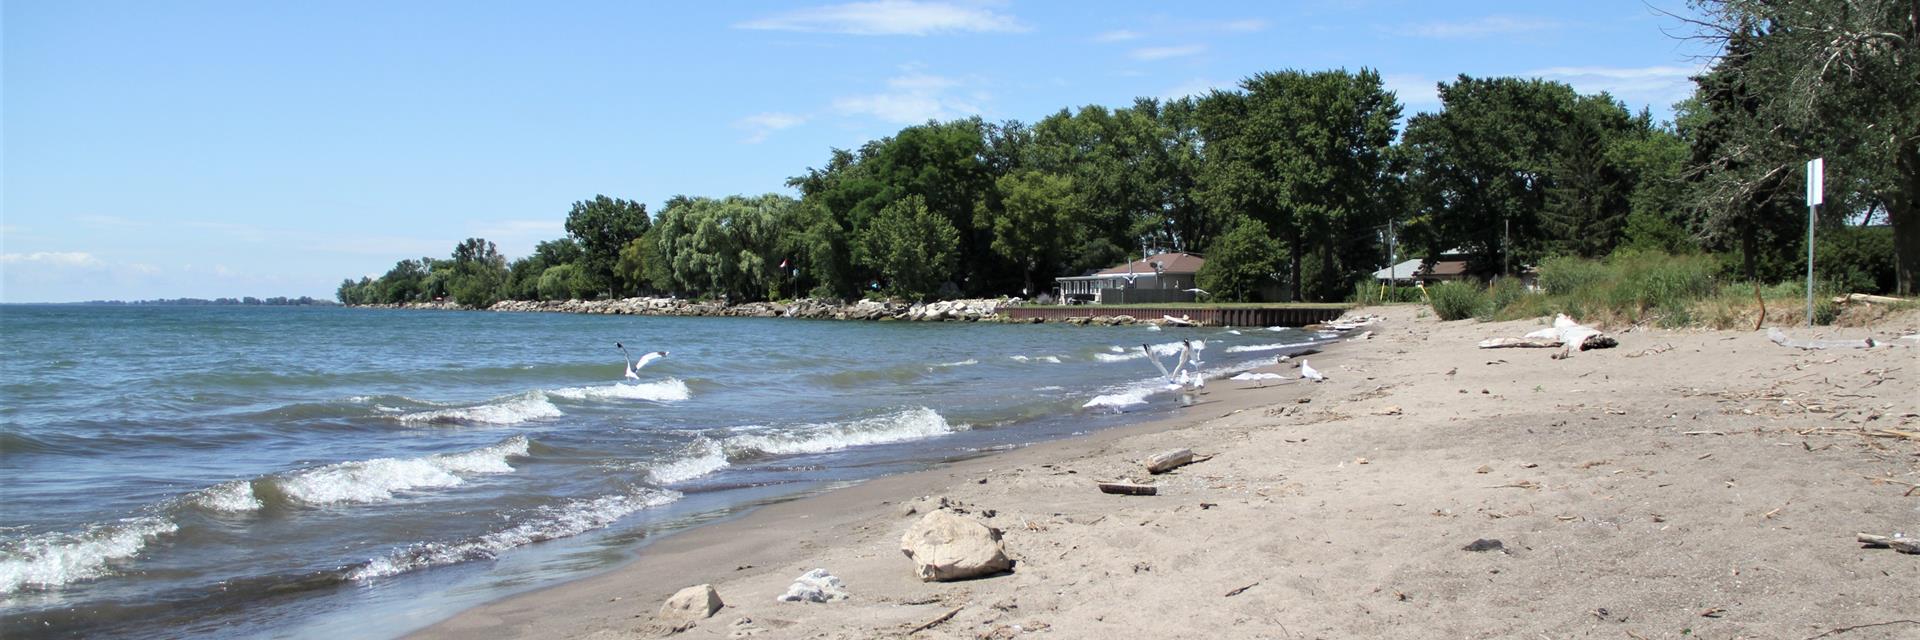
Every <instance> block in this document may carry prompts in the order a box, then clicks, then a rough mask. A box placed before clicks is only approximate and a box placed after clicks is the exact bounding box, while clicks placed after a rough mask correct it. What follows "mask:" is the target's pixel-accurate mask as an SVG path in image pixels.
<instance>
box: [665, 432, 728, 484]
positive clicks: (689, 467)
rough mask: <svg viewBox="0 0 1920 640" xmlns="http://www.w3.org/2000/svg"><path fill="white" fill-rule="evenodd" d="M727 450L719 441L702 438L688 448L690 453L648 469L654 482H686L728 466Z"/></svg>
mask: <svg viewBox="0 0 1920 640" xmlns="http://www.w3.org/2000/svg"><path fill="white" fill-rule="evenodd" d="M729 464H730V463H729V462H728V461H727V452H726V451H725V450H724V449H723V448H721V446H720V445H719V444H718V443H715V442H714V441H712V440H708V439H706V438H701V439H699V440H698V441H695V442H694V443H693V446H691V447H689V448H688V455H686V456H685V457H681V458H678V459H675V460H674V461H672V462H668V463H665V464H659V465H655V466H653V467H651V468H649V469H647V475H649V476H651V477H652V478H653V482H654V484H662V485H667V484H674V483H679V482H686V481H688V480H692V479H694V478H698V477H701V476H704V475H707V474H709V473H713V472H715V471H719V470H721V469H725V468H727V466H728V465H729Z"/></svg>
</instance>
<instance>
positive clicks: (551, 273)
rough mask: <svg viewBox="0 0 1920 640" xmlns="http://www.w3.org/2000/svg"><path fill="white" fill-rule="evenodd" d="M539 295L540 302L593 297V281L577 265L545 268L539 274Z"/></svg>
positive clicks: (570, 264) (569, 264)
mask: <svg viewBox="0 0 1920 640" xmlns="http://www.w3.org/2000/svg"><path fill="white" fill-rule="evenodd" d="M538 286H539V295H540V299H542V300H572V299H576V298H591V297H593V279H592V278H589V277H587V274H586V271H585V270H584V269H581V268H580V266H579V265H576V264H572V263H568V264H558V265H554V266H551V267H547V270H546V271H544V272H542V273H541V274H540V279H539V285H538Z"/></svg>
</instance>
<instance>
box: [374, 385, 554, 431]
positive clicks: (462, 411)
mask: <svg viewBox="0 0 1920 640" xmlns="http://www.w3.org/2000/svg"><path fill="white" fill-rule="evenodd" d="M563 415H566V414H564V413H561V412H560V407H556V406H553V402H552V401H549V400H547V394H545V393H542V392H539V391H532V392H528V393H523V394H520V395H518V396H513V397H511V398H507V399H503V400H496V401H493V402H489V403H486V404H483V405H479V406H475V407H459V408H453V409H435V410H433V411H418V412H414V413H408V414H404V415H401V416H400V421H401V422H405V423H408V424H439V423H448V422H476V423H483V424H498V425H509V424H520V423H522V422H526V421H528V420H539V419H541V418H558V417H560V416H563Z"/></svg>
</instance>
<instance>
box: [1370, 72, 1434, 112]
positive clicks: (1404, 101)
mask: <svg viewBox="0 0 1920 640" xmlns="http://www.w3.org/2000/svg"><path fill="white" fill-rule="evenodd" d="M1380 84H1381V85H1383V86H1385V87H1386V89H1387V90H1388V91H1392V92H1393V94H1394V96H1395V97H1398V98H1399V99H1400V104H1401V106H1403V107H1405V108H1404V109H1402V113H1403V114H1404V115H1407V116H1412V115H1413V114H1415V113H1419V112H1421V111H1433V110H1438V109H1439V107H1440V86H1439V84H1440V83H1439V82H1437V81H1435V80H1434V79H1433V78H1428V77H1426V76H1422V75H1415V74H1405V73H1389V74H1385V75H1382V76H1381V77H1380Z"/></svg>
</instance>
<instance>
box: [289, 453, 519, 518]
mask: <svg viewBox="0 0 1920 640" xmlns="http://www.w3.org/2000/svg"><path fill="white" fill-rule="evenodd" d="M527 445H528V443H527V438H526V436H514V437H512V438H508V439H506V440H505V441H503V442H501V443H499V444H496V445H493V446H488V447H481V448H479V449H474V450H472V451H463V452H460V453H443V454H435V455H430V456H422V457H418V458H374V459H372V460H359V461H354V462H342V463H338V464H331V465H327V466H324V467H320V468H317V469H311V470H307V471H301V472H297V473H293V474H291V475H287V476H283V477H279V478H275V479H274V480H273V482H274V484H275V485H277V486H278V487H279V488H280V491H281V492H282V493H285V494H286V495H287V497H289V498H292V499H294V500H298V501H300V502H302V503H306V504H309V505H315V506H319V505H329V504H338V503H368V502H384V501H387V500H391V499H393V496H394V494H396V493H399V492H402V491H418V490H421V489H441V488H446V487H454V486H459V485H462V484H465V483H466V480H465V478H463V477H462V476H467V475H478V474H493V473H512V472H513V465H511V464H508V461H507V459H508V458H513V457H526V456H527V455H528V454H527Z"/></svg>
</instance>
